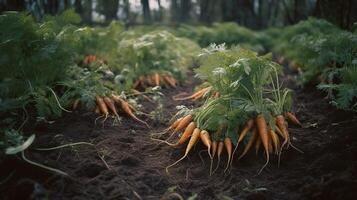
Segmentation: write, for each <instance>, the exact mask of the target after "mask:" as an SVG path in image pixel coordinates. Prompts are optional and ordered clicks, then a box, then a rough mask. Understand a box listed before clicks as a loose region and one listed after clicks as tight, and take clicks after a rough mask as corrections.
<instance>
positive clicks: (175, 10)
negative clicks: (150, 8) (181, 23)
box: [170, 0, 179, 23]
mask: <svg viewBox="0 0 357 200" xmlns="http://www.w3.org/2000/svg"><path fill="white" fill-rule="evenodd" d="M170 11H171V22H173V23H176V22H177V21H178V12H179V7H178V4H177V0H171V5H170Z"/></svg>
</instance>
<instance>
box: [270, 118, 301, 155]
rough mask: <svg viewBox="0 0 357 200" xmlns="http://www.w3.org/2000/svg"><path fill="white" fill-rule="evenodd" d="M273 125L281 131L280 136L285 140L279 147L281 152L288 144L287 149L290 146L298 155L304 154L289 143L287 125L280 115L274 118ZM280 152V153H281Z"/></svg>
mask: <svg viewBox="0 0 357 200" xmlns="http://www.w3.org/2000/svg"><path fill="white" fill-rule="evenodd" d="M275 119H276V120H275V123H276V125H277V127H278V128H279V129H280V130H281V132H282V134H283V135H285V139H284V142H283V144H282V145H281V150H282V149H283V147H284V145H285V144H288V147H289V146H291V147H292V148H294V149H295V150H297V151H299V152H300V153H304V152H303V151H301V150H300V149H298V148H297V147H295V146H294V145H293V144H292V143H291V141H290V135H289V131H288V128H287V126H288V125H287V123H286V121H285V118H284V117H283V116H282V115H278V116H276V117H275ZM281 150H280V151H281Z"/></svg>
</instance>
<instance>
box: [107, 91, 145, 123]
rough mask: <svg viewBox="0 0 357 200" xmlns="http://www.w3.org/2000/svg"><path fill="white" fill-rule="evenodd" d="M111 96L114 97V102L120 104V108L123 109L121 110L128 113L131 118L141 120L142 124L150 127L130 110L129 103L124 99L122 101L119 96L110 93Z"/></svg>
mask: <svg viewBox="0 0 357 200" xmlns="http://www.w3.org/2000/svg"><path fill="white" fill-rule="evenodd" d="M112 98H113V99H114V101H115V102H117V103H119V104H120V105H121V108H122V109H123V111H124V112H125V113H126V114H128V115H129V116H130V117H131V118H133V119H134V120H136V121H138V122H141V123H143V124H145V125H146V126H147V127H150V126H149V124H148V123H146V122H144V121H143V120H141V119H139V118H138V117H137V116H136V115H135V114H134V113H133V111H132V110H131V108H130V104H129V103H128V102H126V101H124V100H123V99H122V98H121V97H120V96H117V95H112Z"/></svg>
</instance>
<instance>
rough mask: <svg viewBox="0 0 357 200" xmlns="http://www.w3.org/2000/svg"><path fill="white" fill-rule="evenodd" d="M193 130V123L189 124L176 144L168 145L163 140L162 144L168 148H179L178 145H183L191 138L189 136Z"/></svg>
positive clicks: (194, 126) (194, 125)
mask: <svg viewBox="0 0 357 200" xmlns="http://www.w3.org/2000/svg"><path fill="white" fill-rule="evenodd" d="M195 128H196V124H195V122H191V123H190V124H189V125H188V126H187V127H186V129H185V131H184V132H183V134H182V135H181V137H180V139H179V140H178V141H177V142H176V143H169V142H167V140H164V141H163V142H165V143H166V144H168V145H170V146H179V145H181V144H183V143H185V142H186V141H187V140H188V139H189V138H190V137H191V135H192V133H193V131H194V130H195ZM155 140H156V139H155Z"/></svg>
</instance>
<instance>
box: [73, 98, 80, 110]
mask: <svg viewBox="0 0 357 200" xmlns="http://www.w3.org/2000/svg"><path fill="white" fill-rule="evenodd" d="M80 101H81V100H80V99H79V98H77V99H75V100H74V102H73V105H72V109H73V110H75V109H77V108H78V105H79V103H80Z"/></svg>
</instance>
